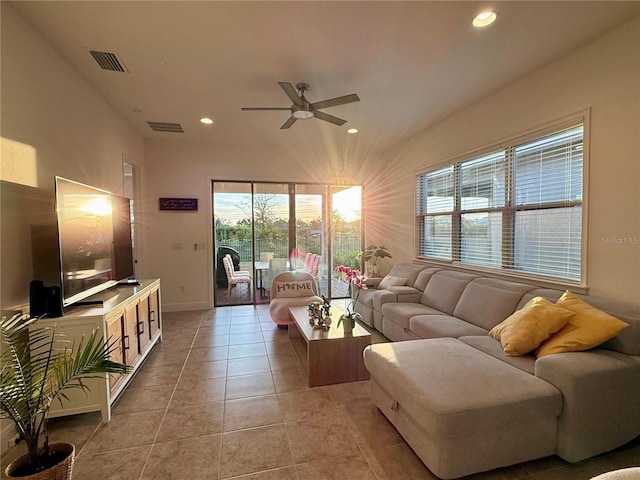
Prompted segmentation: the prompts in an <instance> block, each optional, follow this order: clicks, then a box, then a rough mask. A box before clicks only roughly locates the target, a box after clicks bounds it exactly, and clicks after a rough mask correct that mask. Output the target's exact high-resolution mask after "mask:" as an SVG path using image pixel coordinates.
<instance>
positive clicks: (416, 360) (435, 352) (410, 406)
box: [356, 264, 640, 479]
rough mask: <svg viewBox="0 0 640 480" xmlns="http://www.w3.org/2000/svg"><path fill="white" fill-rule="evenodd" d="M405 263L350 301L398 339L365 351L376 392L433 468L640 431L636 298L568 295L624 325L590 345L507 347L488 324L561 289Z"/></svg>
mask: <svg viewBox="0 0 640 480" xmlns="http://www.w3.org/2000/svg"><path fill="white" fill-rule="evenodd" d="M409 265H410V266H407V265H402V266H401V267H398V266H394V268H393V269H392V271H391V273H396V274H402V275H406V277H400V278H407V280H406V283H407V284H405V285H399V286H398V285H396V286H391V287H388V288H387V289H381V288H375V286H376V285H377V286H378V287H379V284H380V280H373V281H372V287H374V288H371V290H364V291H362V292H361V296H360V298H359V301H358V305H356V311H358V312H359V313H360V314H361V315H363V316H365V317H366V318H365V323H368V324H373V326H374V327H375V328H377V329H378V330H380V331H381V332H382V333H384V335H385V336H386V337H387V338H389V339H390V340H393V341H394V343H386V344H375V345H372V346H370V347H368V348H367V349H366V350H365V353H364V358H365V366H366V367H367V369H368V370H369V372H370V373H371V385H372V394H373V397H374V399H375V401H376V403H377V405H378V407H379V409H380V410H381V411H382V412H383V413H384V414H385V416H386V417H387V418H388V419H389V420H390V421H391V422H392V423H393V424H394V426H395V427H396V428H397V429H398V431H399V432H400V433H401V434H402V435H403V437H404V438H405V440H406V441H407V442H408V443H409V445H410V446H411V447H412V448H413V449H414V451H415V452H416V453H417V454H418V456H419V457H420V458H421V459H422V460H423V462H424V463H425V464H426V465H427V467H429V469H430V470H431V471H432V472H433V473H435V474H436V475H438V476H439V477H441V478H445V479H448V478H458V477H460V476H464V475H469V474H472V473H477V472H481V471H486V470H491V469H495V468H498V467H503V466H507V465H512V464H515V463H520V462H523V461H527V460H533V459H536V458H540V457H544V456H548V455H552V454H557V455H558V456H560V457H561V458H563V459H565V460H567V461H569V462H578V461H580V460H583V459H585V458H589V457H592V456H595V455H598V454H600V453H603V452H606V451H609V450H612V449H614V448H616V447H618V446H621V445H624V444H625V443H627V442H629V441H631V440H633V439H634V438H635V437H637V436H638V435H640V409H638V408H637V405H639V404H640V315H639V312H638V306H637V305H629V304H625V303H620V302H614V301H610V300H606V299H599V298H595V297H590V296H575V297H576V298H578V300H576V301H578V302H581V301H586V302H587V303H588V304H590V305H593V306H595V307H597V308H599V309H601V310H604V311H607V312H609V313H611V314H612V315H613V316H615V317H616V318H618V319H620V320H622V321H624V322H626V324H628V326H626V327H625V328H623V329H622V330H621V331H619V333H617V334H615V336H613V338H611V339H609V340H607V341H605V342H604V343H602V344H601V345H598V346H596V348H591V349H588V350H587V351H571V352H565V353H555V354H550V355H544V356H539V358H538V357H536V355H535V352H534V351H532V352H529V353H526V354H524V355H507V354H506V353H505V348H504V346H503V344H502V343H501V341H500V340H498V339H496V338H493V337H492V336H491V335H489V333H490V332H492V330H493V329H494V327H496V326H497V325H499V324H501V325H503V321H505V319H507V318H508V317H510V316H512V314H513V313H514V312H522V311H523V309H526V308H528V305H530V302H531V301H532V299H534V298H538V297H541V298H543V299H548V300H549V301H550V303H551V302H556V301H557V300H558V299H559V298H560V297H561V296H562V295H563V292H562V291H559V290H553V289H547V288H539V287H537V286H535V285H528V284H523V283H519V282H511V281H508V280H502V279H496V278H489V277H484V276H481V275H475V274H470V273H466V272H460V271H456V270H450V269H446V268H434V267H424V266H420V265H417V264H409ZM420 267H422V268H420ZM416 270H418V271H417V272H416ZM393 276H399V275H393ZM409 283H410V285H409ZM409 289H413V290H417V292H415V291H410V290H409ZM365 292H369V293H365ZM363 293H365V295H362V294H363ZM367 313H368V317H367ZM620 328H622V327H620ZM492 333H493V332H492Z"/></svg>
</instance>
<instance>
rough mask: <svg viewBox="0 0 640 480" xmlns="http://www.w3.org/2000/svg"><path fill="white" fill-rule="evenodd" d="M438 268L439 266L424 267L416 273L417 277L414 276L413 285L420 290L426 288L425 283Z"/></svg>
mask: <svg viewBox="0 0 640 480" xmlns="http://www.w3.org/2000/svg"><path fill="white" fill-rule="evenodd" d="M440 270H441V269H440V268H425V269H424V270H422V271H421V272H420V273H419V274H418V278H416V282H415V283H414V284H413V286H414V287H415V288H417V289H418V290H420V291H421V292H424V289H425V288H427V283H429V280H431V277H432V276H433V274H434V273H436V272H439V271H440Z"/></svg>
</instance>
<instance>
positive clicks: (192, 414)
mask: <svg viewBox="0 0 640 480" xmlns="http://www.w3.org/2000/svg"><path fill="white" fill-rule="evenodd" d="M223 412H224V403H223V402H214V403H203V404H199V405H186V406H182V407H179V408H172V409H169V410H168V411H167V413H166V415H165V417H164V420H163V421H162V425H161V426H160V431H159V432H158V436H157V438H156V442H169V441H172V440H180V439H182V438H192V437H200V436H204V435H212V434H214V433H221V432H222V415H223Z"/></svg>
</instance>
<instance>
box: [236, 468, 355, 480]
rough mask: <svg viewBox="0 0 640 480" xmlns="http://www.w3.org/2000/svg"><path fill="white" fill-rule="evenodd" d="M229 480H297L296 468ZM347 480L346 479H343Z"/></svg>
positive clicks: (268, 471)
mask: <svg viewBox="0 0 640 480" xmlns="http://www.w3.org/2000/svg"><path fill="white" fill-rule="evenodd" d="M231 480H298V476H297V474H296V467H283V468H276V469H274V470H266V471H264V472H259V473H252V474H249V475H242V476H240V477H233V479H231ZM344 480H348V479H344Z"/></svg>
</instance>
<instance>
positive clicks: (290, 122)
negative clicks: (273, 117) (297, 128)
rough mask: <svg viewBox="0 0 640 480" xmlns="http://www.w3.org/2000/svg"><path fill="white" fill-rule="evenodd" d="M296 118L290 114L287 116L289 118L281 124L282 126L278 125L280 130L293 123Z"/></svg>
mask: <svg viewBox="0 0 640 480" xmlns="http://www.w3.org/2000/svg"><path fill="white" fill-rule="evenodd" d="M296 120H297V118H296V117H294V116H293V115H291V116H290V117H289V119H288V120H287V121H286V122H284V123H283V124H282V126H281V127H280V130H284V129H286V128H289V127H290V126H291V125H293V124H294V123H295V122H296Z"/></svg>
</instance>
